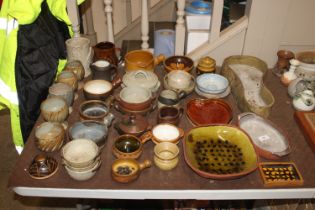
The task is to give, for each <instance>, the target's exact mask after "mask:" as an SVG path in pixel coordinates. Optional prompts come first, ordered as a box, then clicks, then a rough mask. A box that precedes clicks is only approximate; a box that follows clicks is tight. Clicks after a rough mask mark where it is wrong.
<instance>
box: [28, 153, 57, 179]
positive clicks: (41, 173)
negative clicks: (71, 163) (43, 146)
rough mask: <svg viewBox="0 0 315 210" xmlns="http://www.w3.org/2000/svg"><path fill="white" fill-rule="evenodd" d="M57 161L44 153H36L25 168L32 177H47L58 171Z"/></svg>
mask: <svg viewBox="0 0 315 210" xmlns="http://www.w3.org/2000/svg"><path fill="white" fill-rule="evenodd" d="M58 168H59V167H58V162H57V160H56V159H55V158H53V157H50V156H46V155H44V154H39V155H36V156H35V157H34V159H33V161H32V163H31V164H30V166H29V167H28V169H27V172H28V174H29V175H30V176H31V177H32V178H33V179H47V178H49V177H51V176H53V175H54V174H55V173H56V172H57V171H58Z"/></svg>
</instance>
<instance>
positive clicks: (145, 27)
mask: <svg viewBox="0 0 315 210" xmlns="http://www.w3.org/2000/svg"><path fill="white" fill-rule="evenodd" d="M141 40H142V44H141V48H142V49H144V50H146V49H148V48H149V43H148V41H149V18H148V1H147V0H142V4H141Z"/></svg>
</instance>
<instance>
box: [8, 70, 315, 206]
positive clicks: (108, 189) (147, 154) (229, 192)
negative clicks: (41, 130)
mask: <svg viewBox="0 0 315 210" xmlns="http://www.w3.org/2000/svg"><path fill="white" fill-rule="evenodd" d="M156 73H157V74H158V75H159V76H160V77H161V75H162V74H164V72H163V69H162V68H161V67H158V68H157V69H156ZM264 83H265V85H266V86H267V87H268V88H269V89H270V90H271V92H272V93H273V95H274V97H275V104H274V106H273V108H272V111H271V114H270V116H269V120H271V121H272V122H273V123H274V124H276V125H278V126H279V127H280V128H282V129H283V130H284V131H285V132H287V133H288V134H289V138H290V139H289V140H290V144H291V147H292V152H291V153H290V154H289V155H288V156H286V157H283V158H281V159H280V160H279V161H281V162H290V161H292V162H294V163H295V164H296V166H297V168H298V169H299V170H300V172H301V174H302V177H303V179H304V184H303V186H300V187H273V188H270V187H268V188H266V187H264V185H263V182H262V179H261V177H260V174H259V171H258V170H256V171H254V172H253V173H251V174H249V175H247V176H244V177H242V178H239V179H235V180H226V181H220V180H212V179H207V178H203V177H200V176H199V175H197V174H196V173H195V172H194V171H193V170H192V169H191V168H190V167H189V166H188V165H187V164H186V162H185V160H184V155H183V152H182V144H181V143H180V144H179V147H180V149H181V152H180V161H179V164H178V166H177V167H176V168H175V169H173V170H171V171H162V170H160V169H159V168H157V167H156V166H154V165H153V166H152V167H151V168H149V169H146V170H144V171H142V172H141V174H140V176H139V178H138V179H137V180H135V181H134V182H131V183H128V184H122V183H118V182H115V181H114V180H113V179H112V178H111V172H110V169H111V164H112V163H113V161H114V160H115V157H114V155H113V154H112V151H111V148H112V145H113V142H114V140H115V138H117V137H118V133H117V132H116V130H115V129H113V128H112V127H111V128H110V129H109V134H108V138H107V143H106V145H105V147H104V148H103V151H102V153H101V159H102V165H101V167H100V169H99V171H98V172H97V173H96V174H95V176H94V177H92V179H90V180H87V181H81V182H80V181H76V180H73V179H72V178H71V177H70V176H69V175H68V174H67V172H66V170H65V169H64V168H63V167H62V165H61V164H60V167H59V170H58V171H57V173H56V174H55V175H53V176H52V177H50V178H48V179H44V180H35V179H33V178H31V177H30V176H29V175H28V173H27V172H26V171H25V169H26V168H27V167H28V166H29V164H30V163H31V161H32V159H33V158H34V156H35V155H37V154H40V153H42V152H41V151H40V150H39V149H37V148H36V146H35V143H34V129H33V131H32V133H31V135H30V137H29V139H28V141H27V143H26V145H25V148H24V150H23V152H22V154H21V156H20V157H19V159H18V161H17V163H16V166H15V167H14V169H13V171H12V174H11V177H10V179H9V184H8V186H9V187H10V188H12V189H13V190H14V191H15V192H16V193H18V194H20V195H23V196H41V197H69V198H70V197H72V198H73V197H76V198H105V199H107V198H108V199H199V200H216V199H217V200H220V199H222V200H224V199H225V200H226V199H229V200H232V199H281V198H315V179H314V174H315V167H314V163H315V159H314V157H315V156H314V153H313V152H312V150H311V148H310V147H309V146H308V144H307V142H306V140H305V139H304V137H303V135H302V133H301V131H300V130H299V127H298V125H297V124H296V122H295V120H294V116H293V114H294V109H293V107H292V104H291V98H290V97H289V96H288V94H287V88H286V87H284V86H283V85H282V84H281V83H280V80H279V78H278V77H276V76H274V75H273V74H272V73H271V71H270V72H268V74H267V75H266V78H265V81H264ZM160 89H162V87H161V88H160ZM115 92H119V89H116V90H115ZM191 98H200V97H199V96H198V95H196V93H192V94H191V95H189V96H188V97H187V98H186V99H185V100H184V101H182V105H183V108H184V109H185V108H186V107H185V106H186V101H187V100H189V99H191ZM83 100H84V97H83V94H82V90H81V91H79V98H78V99H77V100H75V102H74V104H73V110H74V111H73V112H72V113H71V114H70V116H69V117H68V122H69V125H70V126H71V125H72V124H73V123H74V122H76V121H78V120H79V115H78V111H77V110H78V107H79V105H80V103H81V102H82V101H83ZM224 100H225V101H227V102H228V103H229V104H230V105H231V107H232V109H233V120H232V121H231V124H236V121H237V115H238V114H240V111H239V109H238V108H237V105H236V101H235V100H234V98H233V96H232V94H230V95H229V96H228V97H226V98H224ZM112 113H113V114H114V115H115V116H116V118H117V119H119V118H120V117H121V116H122V115H121V114H120V113H119V112H117V111H116V110H114V108H112ZM117 119H116V120H117ZM148 120H149V122H150V123H151V124H152V125H155V124H156V123H157V122H156V121H157V111H156V110H155V111H154V112H152V113H151V114H150V115H149V117H148ZM41 122H43V119H42V117H41V116H40V117H39V119H38V121H37V125H38V124H40V123H41ZM179 127H181V128H183V129H184V130H185V131H188V130H189V129H190V128H191V127H192V125H191V124H190V123H189V122H188V120H187V118H186V116H185V115H183V116H182V119H181V121H180V124H179ZM153 147H154V143H153V142H151V141H149V142H147V143H145V145H144V152H143V154H142V155H141V157H140V158H139V159H138V161H139V162H143V161H144V160H146V159H149V160H151V161H152V162H153ZM48 155H50V156H53V157H55V158H56V159H57V160H58V162H59V163H60V160H61V158H60V152H59V151H56V152H52V153H48ZM260 162H270V161H268V160H265V159H263V158H260Z"/></svg>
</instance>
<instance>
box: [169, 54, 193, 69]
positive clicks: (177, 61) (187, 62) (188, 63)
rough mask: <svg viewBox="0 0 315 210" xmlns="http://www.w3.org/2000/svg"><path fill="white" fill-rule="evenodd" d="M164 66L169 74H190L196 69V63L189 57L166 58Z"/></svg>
mask: <svg viewBox="0 0 315 210" xmlns="http://www.w3.org/2000/svg"><path fill="white" fill-rule="evenodd" d="M163 65H164V68H165V70H166V71H168V72H170V71H174V70H181V71H186V72H190V71H191V70H192V69H193V68H194V61H193V60H192V59H190V58H189V57H187V56H181V55H175V56H170V57H168V58H166V59H165V60H164V62H163Z"/></svg>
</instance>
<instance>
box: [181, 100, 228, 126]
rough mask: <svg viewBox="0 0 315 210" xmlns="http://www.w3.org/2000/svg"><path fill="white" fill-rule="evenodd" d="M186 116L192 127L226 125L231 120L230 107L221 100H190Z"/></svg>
mask: <svg viewBox="0 0 315 210" xmlns="http://www.w3.org/2000/svg"><path fill="white" fill-rule="evenodd" d="M186 115H187V117H188V119H189V121H190V122H191V123H192V124H193V125H194V126H200V125H208V124H227V123H229V122H230V121H231V120H232V117H233V112H232V108H231V106H230V105H229V104H228V103H226V102H225V101H224V100H221V99H191V100H190V101H188V103H187V109H186Z"/></svg>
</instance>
